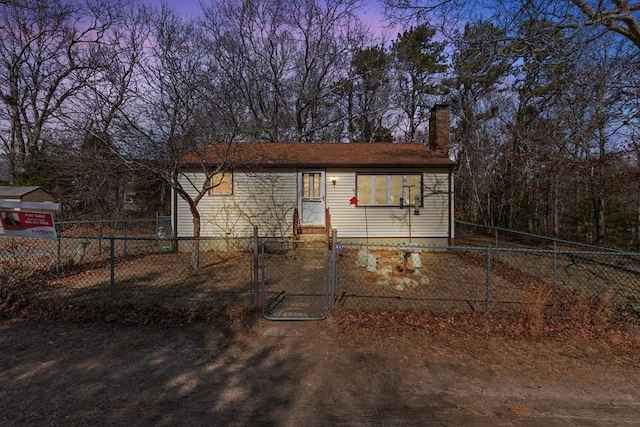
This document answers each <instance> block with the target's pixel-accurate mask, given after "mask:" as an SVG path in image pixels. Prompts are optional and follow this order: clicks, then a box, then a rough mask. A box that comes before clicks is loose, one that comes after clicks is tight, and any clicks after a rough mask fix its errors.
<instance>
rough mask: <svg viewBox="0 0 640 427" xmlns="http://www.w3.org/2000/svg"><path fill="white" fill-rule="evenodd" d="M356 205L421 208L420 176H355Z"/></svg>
mask: <svg viewBox="0 0 640 427" xmlns="http://www.w3.org/2000/svg"><path fill="white" fill-rule="evenodd" d="M356 187H357V192H356V194H357V198H358V205H367V206H399V205H400V198H402V199H403V204H404V206H415V204H416V196H418V206H422V174H418V173H416V174H400V173H398V174H364V173H362V174H360V173H359V174H356Z"/></svg>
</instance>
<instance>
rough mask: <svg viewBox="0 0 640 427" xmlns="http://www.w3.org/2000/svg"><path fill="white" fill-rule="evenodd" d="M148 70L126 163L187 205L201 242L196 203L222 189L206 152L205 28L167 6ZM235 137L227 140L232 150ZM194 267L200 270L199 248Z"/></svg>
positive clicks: (220, 166)
mask: <svg viewBox="0 0 640 427" xmlns="http://www.w3.org/2000/svg"><path fill="white" fill-rule="evenodd" d="M148 43H149V45H150V47H149V50H148V52H147V59H146V63H145V67H143V69H142V70H141V78H142V81H141V82H140V83H139V84H138V87H137V93H136V100H135V102H134V103H133V104H132V105H129V106H128V108H127V109H126V114H127V115H126V119H127V123H126V128H125V130H127V131H128V136H127V138H126V139H123V140H122V142H121V146H120V147H119V148H120V152H121V153H122V155H123V157H124V160H125V161H127V162H130V163H135V164H137V165H138V167H142V168H146V169H147V170H149V171H151V172H152V173H153V174H155V175H156V176H158V177H160V178H161V179H162V180H163V181H164V182H166V183H167V185H169V186H170V187H171V188H172V189H173V190H174V191H175V193H176V194H177V195H178V196H179V197H181V198H182V199H183V200H185V201H186V203H187V205H188V206H189V210H190V212H191V215H192V217H193V236H194V237H200V231H201V216H200V212H199V210H198V203H199V202H200V201H201V200H202V198H203V197H204V196H206V195H207V194H208V192H209V191H210V190H212V189H213V188H215V187H216V186H217V185H219V184H220V179H218V180H217V181H216V180H215V179H214V176H215V175H216V174H218V173H220V172H224V168H225V167H226V165H225V163H224V158H225V156H222V159H223V160H222V161H220V162H215V163H212V160H211V159H212V158H211V157H207V153H206V147H207V146H208V144H209V143H210V142H211V141H212V140H214V139H215V138H216V137H217V135H215V134H212V133H211V131H212V130H213V129H215V126H214V125H212V124H211V120H212V116H211V113H212V110H211V109H210V108H211V107H212V104H213V102H212V100H211V98H210V93H209V92H208V88H210V83H209V80H211V79H212V76H213V75H214V74H215V70H213V69H211V68H210V66H211V64H212V61H211V58H210V55H209V51H210V50H209V47H208V46H207V45H206V44H205V43H204V38H203V34H202V31H201V28H200V27H199V26H198V25H197V24H196V23H195V22H194V21H190V20H185V19H184V18H182V17H180V16H179V15H178V14H177V13H176V12H175V11H173V10H172V9H170V8H168V7H167V6H163V7H162V8H161V9H160V10H159V11H157V13H156V14H155V15H154V17H153V18H152V19H151V34H150V39H149V41H148ZM233 140H234V138H233V135H231V136H230V137H229V139H228V141H229V145H228V146H229V147H230V146H231V143H232V142H233ZM192 265H193V267H194V268H198V266H199V245H198V244H197V242H196V247H195V249H194V251H193V258H192Z"/></svg>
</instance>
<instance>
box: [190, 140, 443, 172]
mask: <svg viewBox="0 0 640 427" xmlns="http://www.w3.org/2000/svg"><path fill="white" fill-rule="evenodd" d="M205 157H206V160H207V162H209V163H217V164H219V163H221V162H222V161H223V160H224V161H225V163H226V164H227V165H229V166H230V167H238V166H247V167H250V166H264V167H398V166H400V167H452V166H454V165H455V162H453V161H452V160H451V159H449V157H447V156H445V155H444V154H442V153H436V152H434V151H432V150H430V149H429V147H427V146H426V145H423V144H417V143H388V142H386V143H382V142H380V143H337V142H322V143H300V142H265V143H258V142H244V143H243V142H239V143H234V144H224V143H217V144H211V145H210V146H209V147H207V151H206V155H205ZM195 160H196V157H195V156H187V158H185V164H189V163H195Z"/></svg>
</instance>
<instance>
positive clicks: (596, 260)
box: [336, 243, 640, 317]
mask: <svg viewBox="0 0 640 427" xmlns="http://www.w3.org/2000/svg"><path fill="white" fill-rule="evenodd" d="M338 249H339V253H340V255H339V256H338V260H339V261H338V269H337V270H338V275H337V295H336V297H337V300H336V301H337V303H338V305H339V306H341V307H344V309H347V310H355V311H363V310H364V311H372V310H373V311H386V310H394V309H414V308H420V309H427V310H430V311H434V312H445V313H451V312H454V313H455V312H470V311H471V312H475V311H482V312H490V313H492V314H495V315H507V316H514V315H520V314H522V313H523V312H526V311H527V310H530V309H531V308H532V307H534V306H535V307H538V309H544V310H546V311H548V312H549V313H550V314H553V315H555V316H560V317H562V316H565V317H566V316H571V315H577V314H578V313H576V311H579V310H582V311H583V312H582V313H581V314H580V315H582V316H583V317H589V316H593V315H595V314H596V313H595V312H594V310H608V311H610V312H611V313H613V312H617V313H621V312H627V313H632V314H635V315H637V314H639V313H640V254H636V253H624V252H595V251H567V250H558V249H556V250H546V249H539V250H536V249H523V248H495V247H478V246H443V247H438V246H420V245H411V246H397V245H384V244H369V245H356V244H349V243H340V244H338Z"/></svg>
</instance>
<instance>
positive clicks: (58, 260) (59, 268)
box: [56, 233, 62, 273]
mask: <svg viewBox="0 0 640 427" xmlns="http://www.w3.org/2000/svg"><path fill="white" fill-rule="evenodd" d="M60 234H61V233H58V253H57V254H56V273H61V272H62V258H61V257H60V252H61V251H62V236H61V235H60Z"/></svg>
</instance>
